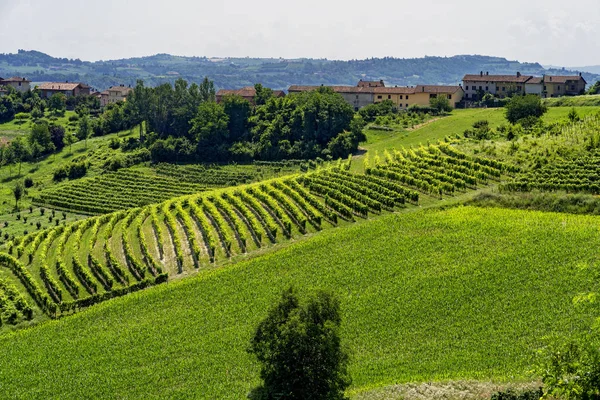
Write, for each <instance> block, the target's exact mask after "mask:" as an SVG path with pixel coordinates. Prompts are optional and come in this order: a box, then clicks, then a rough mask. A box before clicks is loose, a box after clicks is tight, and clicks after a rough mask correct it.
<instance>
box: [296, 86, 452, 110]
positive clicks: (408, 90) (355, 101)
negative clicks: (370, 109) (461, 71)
mask: <svg viewBox="0 0 600 400" xmlns="http://www.w3.org/2000/svg"><path fill="white" fill-rule="evenodd" d="M319 87H321V86H297V85H294V86H290V88H289V90H288V91H289V92H290V93H298V92H306V91H310V90H316V89H318V88H319ZM328 87H329V88H331V89H332V90H333V91H334V92H336V93H339V94H340V95H341V96H342V97H343V98H344V100H346V101H347V102H348V103H349V104H350V105H351V106H352V107H354V110H355V111H358V110H359V109H361V108H363V107H366V106H368V105H369V104H375V103H381V102H382V101H385V100H389V101H391V102H393V103H394V105H395V106H396V107H397V108H398V109H407V108H409V107H410V106H412V105H418V106H429V101H430V100H431V99H432V98H435V97H438V96H445V97H446V98H447V99H448V100H449V102H450V106H451V107H452V108H455V107H456V106H457V105H458V103H460V102H461V101H462V99H463V96H464V91H463V89H462V87H460V86H436V85H418V86H400V87H399V86H395V87H385V85H384V83H383V81H380V82H365V81H359V82H358V84H357V85H356V86H328Z"/></svg>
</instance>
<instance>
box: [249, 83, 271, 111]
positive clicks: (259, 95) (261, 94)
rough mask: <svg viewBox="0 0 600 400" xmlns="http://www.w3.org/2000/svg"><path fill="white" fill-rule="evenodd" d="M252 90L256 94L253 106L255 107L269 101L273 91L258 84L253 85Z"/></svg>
mask: <svg viewBox="0 0 600 400" xmlns="http://www.w3.org/2000/svg"><path fill="white" fill-rule="evenodd" d="M254 90H256V94H255V95H254V104H255V105H257V106H262V105H264V104H267V101H269V99H270V98H271V97H273V90H272V89H270V88H267V87H264V86H263V85H261V84H260V83H257V84H256V85H254Z"/></svg>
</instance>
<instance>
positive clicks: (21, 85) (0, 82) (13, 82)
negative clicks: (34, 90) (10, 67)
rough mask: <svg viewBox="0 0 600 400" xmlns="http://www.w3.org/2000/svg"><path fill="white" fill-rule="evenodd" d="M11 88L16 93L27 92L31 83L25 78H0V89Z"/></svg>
mask: <svg viewBox="0 0 600 400" xmlns="http://www.w3.org/2000/svg"><path fill="white" fill-rule="evenodd" d="M1 86H5V87H8V86H10V87H12V88H14V89H15V90H16V91H17V92H27V91H29V90H31V81H30V80H28V79H27V78H22V77H20V76H13V77H12V78H8V79H2V78H0V87H1Z"/></svg>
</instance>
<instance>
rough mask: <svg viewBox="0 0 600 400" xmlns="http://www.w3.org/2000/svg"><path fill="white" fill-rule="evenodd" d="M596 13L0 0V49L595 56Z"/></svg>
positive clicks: (326, 0)
mask: <svg viewBox="0 0 600 400" xmlns="http://www.w3.org/2000/svg"><path fill="white" fill-rule="evenodd" d="M598 20H600V7H598V6H597V0H580V1H579V2H577V3H565V2H564V0H530V1H528V2H523V1H521V0H504V1H502V3H497V2H495V3H492V2H483V1H480V0H455V1H453V2H447V1H444V2H441V1H440V0H420V1H417V2H415V1H412V0H379V1H377V2H370V3H369V2H367V3H365V2H364V1H358V0H345V1H344V0H305V1H302V2H284V1H280V0H253V1H247V0H225V1H221V2H207V1H194V0H170V1H168V2H166V1H163V0H128V1H123V0H104V1H102V2H88V1H81V0H53V1H48V0H0V52H14V51H16V49H18V48H26V49H36V50H40V51H44V52H47V53H49V54H52V55H55V56H61V57H72V58H81V59H91V60H96V59H109V58H122V57H130V56H141V55H148V54H155V53H159V52H166V53H172V54H181V55H206V56H260V57H286V58H292V57H326V58H330V59H351V58H366V57H382V56H395V57H421V56H424V55H441V56H449V55H454V54H468V53H471V54H473V53H476V54H488V55H498V56H503V57H507V58H510V59H519V60H521V61H539V62H542V63H550V64H560V65H565V64H567V65H574V64H600V43H599V42H598V41H597V40H596V38H597V37H598V35H599V33H600V30H599V29H598V27H597V24H596V21H598Z"/></svg>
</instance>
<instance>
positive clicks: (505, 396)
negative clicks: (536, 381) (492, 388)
mask: <svg viewBox="0 0 600 400" xmlns="http://www.w3.org/2000/svg"><path fill="white" fill-rule="evenodd" d="M543 395H544V392H543V391H542V389H541V388H540V389H537V390H525V391H516V390H513V389H508V390H506V391H502V392H497V393H494V394H493V395H492V397H491V400H540V398H541V397H542V396H543Z"/></svg>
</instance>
